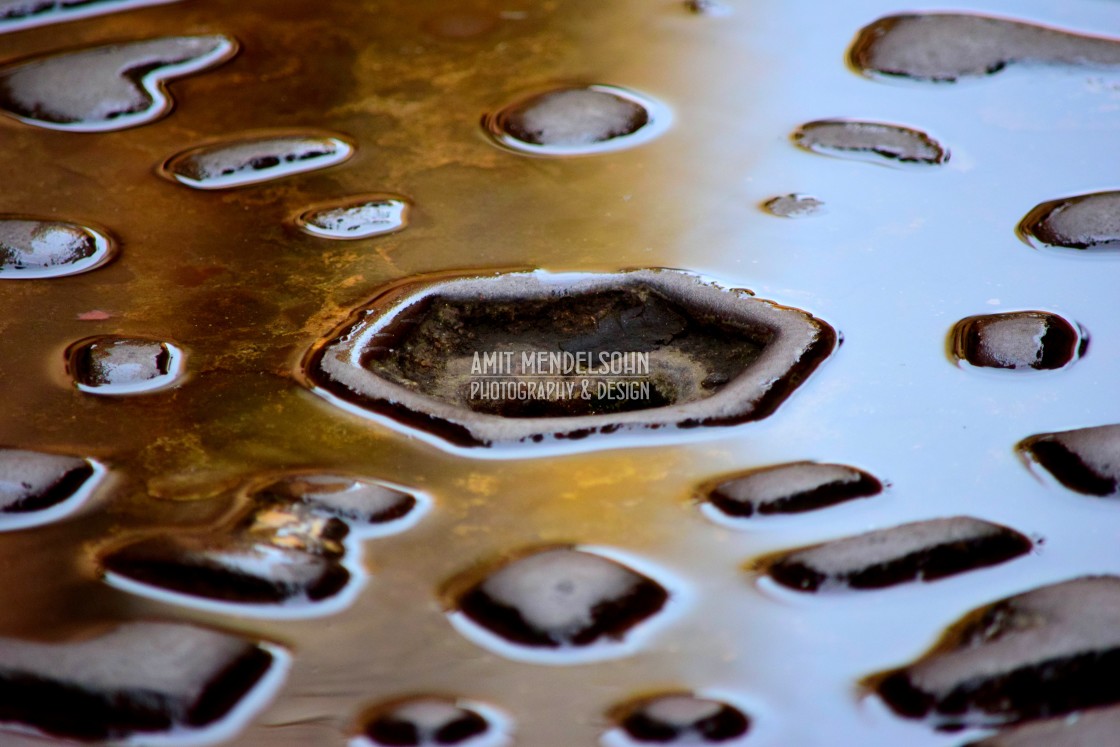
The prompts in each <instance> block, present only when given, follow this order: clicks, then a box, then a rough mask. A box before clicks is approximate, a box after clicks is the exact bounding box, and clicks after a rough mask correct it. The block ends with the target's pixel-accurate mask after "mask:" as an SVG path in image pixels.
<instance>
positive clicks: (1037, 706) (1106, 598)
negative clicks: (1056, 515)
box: [867, 576, 1120, 730]
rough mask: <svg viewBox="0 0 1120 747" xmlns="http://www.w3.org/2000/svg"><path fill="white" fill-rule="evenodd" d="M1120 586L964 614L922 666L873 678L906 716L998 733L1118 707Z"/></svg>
mask: <svg viewBox="0 0 1120 747" xmlns="http://www.w3.org/2000/svg"><path fill="white" fill-rule="evenodd" d="M1118 630H1120V579H1117V578H1116V577H1113V576H1096V577H1084V578H1079V579H1074V580H1071V581H1065V582H1062V583H1057V584H1051V585H1048V586H1043V587H1040V588H1037V589H1034V590H1032V591H1028V592H1025V593H1023V594H1018V595H1016V596H1013V597H1008V598H1006V599H1003V600H1000V601H998V602H995V603H993V604H990V605H987V606H984V607H981V608H978V609H976V610H973V611H972V612H970V613H968V614H966V615H965V616H964V617H962V618H961V619H960V620H959V621H958V622H957V623H955V624H953V625H952V626H951V627H950V628H949V629H948V630H947V631H946V633H945V634H944V636H943V637H942V639H941V640H940V641H939V642H938V643H937V644H936V645H935V646H934V647H933V648H932V649H931V650H930V651H929V652H928V653H926V654H925V655H924V656H922V657H920V658H919V659H917V660H915V661H914V662H912V663H910V664H908V665H907V666H905V667H902V668H900V669H896V670H891V671H888V672H883V673H881V674H878V675H874V676H872V677H870V678H868V680H867V682H868V684H869V685H870V686H872V687H873V688H874V689H875V690H876V691H877V692H878V693H879V695H880V696H881V697H882V698H883V700H884V701H885V702H886V703H887V705H889V706H890V707H891V709H892V710H894V711H895V712H896V713H898V714H899V715H900V716H904V717H907V718H924V719H927V720H929V721H930V722H931V724H932V725H933V726H934V727H936V728H938V729H942V730H956V729H960V728H965V727H992V726H1003V725H1008V724H1017V723H1022V722H1028V721H1033V720H1036V719H1040V718H1047V717H1052V716H1060V715H1064V714H1068V713H1072V712H1075V711H1080V710H1082V709H1085V708H1090V707H1095V706H1102V705H1111V704H1115V703H1118V702H1120V680H1117V679H1116V677H1114V676H1113V673H1114V672H1115V669H1116V667H1117V666H1120V635H1118V634H1117V632H1116V631H1118Z"/></svg>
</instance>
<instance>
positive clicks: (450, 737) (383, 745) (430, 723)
mask: <svg viewBox="0 0 1120 747" xmlns="http://www.w3.org/2000/svg"><path fill="white" fill-rule="evenodd" d="M360 721H361V726H360V729H361V736H360V737H358V738H356V739H354V740H352V741H351V743H350V744H351V745H352V747H405V746H408V747H440V746H441V745H455V746H456V747H499V745H506V744H508V743H509V733H508V731H509V724H508V721H507V719H506V718H505V717H504V716H503V715H502V714H500V713H498V712H497V711H496V710H495V709H493V708H491V707H489V706H487V705H485V704H482V703H475V702H472V701H468V700H463V699H461V698H450V697H446V696H439V695H415V696H411V697H407V698H401V699H398V700H392V701H389V702H386V703H380V704H378V705H375V706H373V707H372V708H370V709H368V710H367V711H366V712H365V713H364V714H362V716H361V719H360Z"/></svg>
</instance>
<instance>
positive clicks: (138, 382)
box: [67, 336, 183, 395]
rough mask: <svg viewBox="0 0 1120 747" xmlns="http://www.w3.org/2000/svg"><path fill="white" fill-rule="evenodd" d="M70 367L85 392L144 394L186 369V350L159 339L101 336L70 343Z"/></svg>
mask: <svg viewBox="0 0 1120 747" xmlns="http://www.w3.org/2000/svg"><path fill="white" fill-rule="evenodd" d="M67 357H68V361H69V366H68V368H69V371H70V375H71V377H72V378H73V379H74V385H75V386H76V387H78V389H80V390H81V391H83V392H87V393H89V394H100V395H129V394H144V393H145V392H153V391H156V390H159V389H164V388H166V387H169V386H171V385H173V384H175V383H176V381H178V379H179V377H180V374H181V373H182V369H183V352H182V351H181V350H180V349H179V348H178V347H176V346H175V345H173V344H171V343H170V342H163V341H160V340H149V339H144V338H139V337H116V336H102V337H93V338H89V339H87V340H82V341H80V342H77V343H75V344H74V345H72V346H71V347H70V350H69V352H68V356H67Z"/></svg>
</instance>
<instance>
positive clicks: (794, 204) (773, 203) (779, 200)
mask: <svg viewBox="0 0 1120 747" xmlns="http://www.w3.org/2000/svg"><path fill="white" fill-rule="evenodd" d="M762 209H763V210H765V211H766V212H768V213H770V214H771V215H776V216H778V217H779V218H807V217H809V216H810V215H819V214H820V213H821V212H822V211H823V209H824V203H823V202H821V201H820V200H818V199H817V198H816V197H810V196H809V195H799V194H788V195H778V196H777V197H771V198H770V199H769V200H766V201H765V202H764V203H762Z"/></svg>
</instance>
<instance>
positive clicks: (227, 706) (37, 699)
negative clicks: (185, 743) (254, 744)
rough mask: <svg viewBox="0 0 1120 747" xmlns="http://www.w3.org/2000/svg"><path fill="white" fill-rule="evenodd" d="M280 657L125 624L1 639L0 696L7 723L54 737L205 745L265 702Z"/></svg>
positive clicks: (174, 628) (161, 626) (169, 627)
mask: <svg viewBox="0 0 1120 747" xmlns="http://www.w3.org/2000/svg"><path fill="white" fill-rule="evenodd" d="M288 662H289V657H288V654H287V652H285V651H284V650H283V649H280V648H278V647H276V646H271V645H269V644H262V643H257V642H254V641H251V640H249V639H246V638H242V637H241V636H238V635H234V634H230V633H223V632H219V631H216V630H210V629H207V628H203V627H199V626H195V625H186V624H179V623H170V622H131V623H123V624H120V625H117V626H116V627H114V628H112V629H110V630H108V631H107V632H102V633H101V634H100V635H97V636H96V637H88V636H87V637H84V638H80V639H77V640H73V641H63V642H57V643H42V642H38V641H29V640H20V639H15V638H2V639H0V697H2V698H3V702H4V721H5V722H9V723H14V724H17V725H19V726H20V727H23V728H27V729H31V730H33V731H34V732H36V733H38V734H44V735H49V736H52V737H55V738H59V737H64V738H69V739H76V740H80V741H83V742H93V741H97V742H103V741H112V742H115V743H119V742H120V741H121V740H125V739H135V738H140V739H145V740H146V739H154V738H162V739H168V738H169V737H176V738H178V739H183V738H188V739H192V738H193V739H197V740H198V742H197V743H201V742H203V741H204V742H205V743H211V742H213V741H218V740H223V739H228V738H231V737H232V736H233V735H234V734H235V733H236V732H237V730H238V729H240V728H241V727H243V726H244V725H245V723H246V722H247V721H248V720H249V719H250V718H251V717H252V716H253V715H255V714H256V712H257V711H259V710H261V708H263V707H264V705H265V704H266V703H267V702H268V700H269V699H270V698H271V697H272V695H273V694H274V693H275V692H276V690H278V689H279V686H280V684H281V683H282V681H283V679H284V677H285V675H286V673H287V668H288ZM191 743H192V744H193V743H196V742H194V741H192V742H191Z"/></svg>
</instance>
